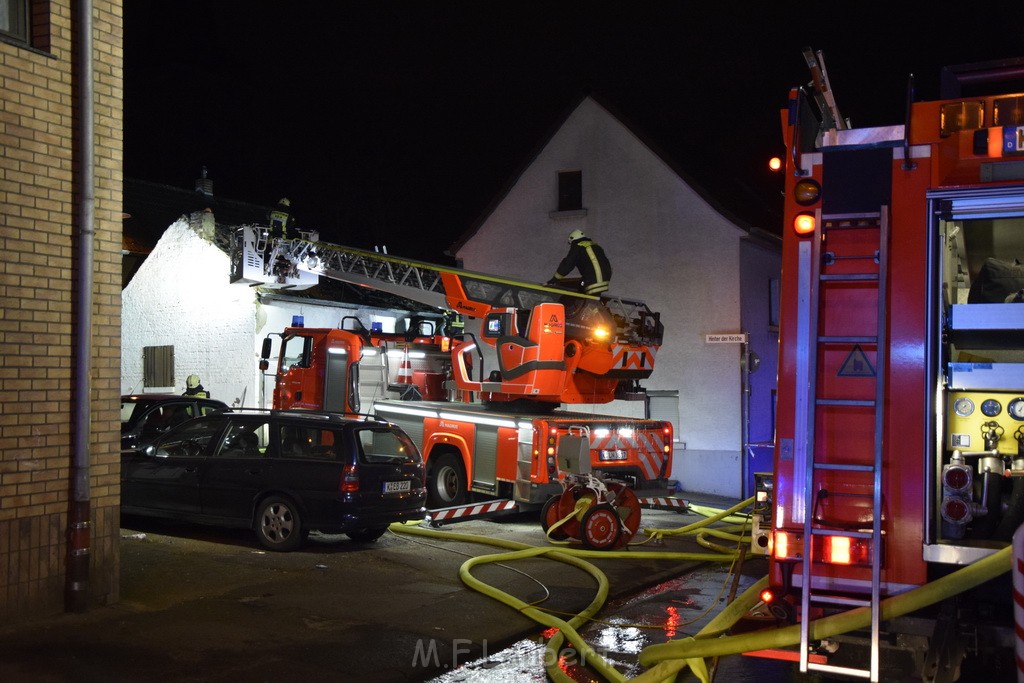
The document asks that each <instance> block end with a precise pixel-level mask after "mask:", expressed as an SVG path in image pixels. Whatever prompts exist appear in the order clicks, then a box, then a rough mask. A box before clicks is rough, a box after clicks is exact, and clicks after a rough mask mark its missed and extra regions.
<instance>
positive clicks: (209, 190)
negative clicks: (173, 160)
mask: <svg viewBox="0 0 1024 683" xmlns="http://www.w3.org/2000/svg"><path fill="white" fill-rule="evenodd" d="M196 192H202V193H203V194H205V195H206V196H207V197H212V196H213V181H212V180H210V179H209V178H207V177H206V167H205V166H203V177H202V178H198V179H197V180H196Z"/></svg>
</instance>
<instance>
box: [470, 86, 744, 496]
mask: <svg viewBox="0 0 1024 683" xmlns="http://www.w3.org/2000/svg"><path fill="white" fill-rule="evenodd" d="M574 170H580V171H582V177H583V206H584V208H585V209H586V215H585V216H582V217H577V216H573V217H566V216H563V215H560V214H558V213H554V214H552V212H554V211H555V209H556V208H557V206H558V200H557V186H558V173H559V172H560V171H574ZM576 228H579V229H582V230H583V231H584V232H586V233H587V234H588V235H589V236H590V237H593V238H594V239H595V240H597V241H598V242H599V243H600V244H601V245H602V246H603V247H604V249H605V251H606V252H607V253H608V256H609V258H610V259H611V261H612V267H613V271H614V272H613V277H612V281H611V288H610V292H609V293H610V294H613V295H617V296H621V297H624V298H635V299H640V300H642V301H645V302H647V304H648V305H649V306H650V307H651V309H652V310H654V311H658V312H660V313H661V316H662V322H663V323H664V325H665V344H664V345H663V346H662V348H661V349H660V351H659V353H658V356H657V359H656V365H655V370H654V373H653V375H652V376H651V378H650V379H648V380H645V381H644V382H643V384H644V386H646V387H647V388H648V389H677V390H678V391H679V395H680V400H679V405H680V411H679V412H680V414H679V429H678V432H677V435H676V436H677V438H678V439H679V441H681V442H685V443H686V450H681V451H678V452H677V454H676V458H675V467H674V472H673V478H676V479H680V480H681V481H683V486H684V488H687V489H688V490H697V489H692V488H690V487H689V486H688V485H687V483H686V480H687V479H691V480H692V479H694V478H695V477H698V475H700V476H701V477H705V478H706V477H707V476H712V477H714V478H715V480H716V482H717V483H715V485H714V486H711V485H705V486H704V489H711V488H714V489H716V490H715V492H717V493H722V492H724V493H726V494H730V493H733V492H738V491H739V487H740V471H739V453H740V450H741V445H742V444H741V441H742V430H741V428H740V425H741V421H742V405H741V389H740V379H741V378H740V353H739V350H738V348H737V347H736V346H735V345H731V344H706V343H705V335H707V334H709V333H725V332H739V331H741V330H740V279H739V258H740V256H739V254H740V250H739V243H740V239H741V238H742V237H743V236H744V235H745V234H746V233H745V232H744V231H743V230H741V229H740V228H739V227H737V226H736V225H735V224H733V223H732V222H730V221H729V220H727V219H726V218H725V217H723V216H722V215H721V214H720V213H718V212H717V211H716V210H715V209H714V208H712V207H711V206H710V205H709V204H708V203H707V202H705V201H704V199H703V198H702V197H700V195H698V194H697V193H696V192H695V191H694V190H693V189H692V188H690V187H689V186H688V185H687V184H686V183H685V182H684V181H683V179H682V178H680V177H679V176H678V175H677V174H676V173H674V172H673V171H672V169H671V168H669V167H668V165H667V164H665V162H664V161H662V159H661V158H659V157H658V156H657V155H656V154H654V153H653V152H652V151H651V150H650V149H649V148H647V147H646V146H645V145H644V144H643V143H642V142H641V141H640V140H639V139H638V138H637V137H636V136H635V135H633V134H632V133H631V132H630V131H629V130H628V129H627V128H626V127H624V126H623V125H622V124H621V123H619V122H618V121H617V120H616V119H615V118H614V117H612V116H611V115H610V114H609V113H608V112H607V111H606V110H605V109H604V108H602V107H601V106H600V105H598V104H597V103H596V102H595V101H593V100H591V99H589V98H588V99H585V100H584V101H583V102H582V103H581V104H580V106H579V107H578V108H577V109H576V110H575V111H574V112H573V113H572V114H571V115H570V116H569V118H568V120H567V121H566V123H565V124H564V125H563V126H562V128H561V129H560V130H559V131H558V132H557V133H556V134H555V135H554V137H553V138H552V139H551V141H550V142H549V143H548V145H547V146H546V147H545V148H544V149H543V150H542V151H541V153H540V154H539V155H538V156H537V158H536V159H535V160H534V162H533V163H532V164H531V165H530V166H529V167H528V168H527V169H526V171H525V172H524V173H523V174H522V175H521V176H520V177H519V179H518V180H517V181H516V182H515V184H514V185H513V187H512V188H511V190H510V191H509V193H508V195H507V196H506V197H505V198H504V199H503V201H502V202H501V203H500V204H499V205H498V207H497V208H496V209H495V211H494V212H493V213H492V214H491V216H489V217H488V218H487V220H486V221H485V222H484V223H483V225H481V226H480V228H479V230H478V231H477V232H476V233H475V235H474V236H473V237H472V238H471V239H470V240H469V241H468V242H467V243H466V244H465V245H464V246H463V247H462V248H461V249H460V250H459V252H458V256H459V258H461V259H462V261H463V263H464V265H465V267H466V268H467V269H470V270H477V271H482V272H487V273H494V274H497V275H505V276H508V277H513V278H519V279H523V280H529V281H535V282H544V281H546V280H547V279H548V278H549V277H551V275H552V274H553V273H554V270H555V267H556V266H557V265H558V262H559V260H560V259H561V258H562V256H564V254H565V252H566V250H567V248H568V244H567V242H566V236H567V235H568V233H569V232H570V231H571V230H573V229H576ZM701 452H706V453H708V454H709V455H707V458H709V459H711V460H712V461H713V462H712V463H711V465H710V472H711V473H712V474H710V475H709V469H708V468H709V463H708V462H705V461H704V460H705V459H706V458H705V457H704V456H701V455H700V453H701ZM723 454H725V455H723ZM734 456H735V457H734ZM691 465H692V466H691ZM698 478H699V477H698ZM709 492H711V491H710V490H709Z"/></svg>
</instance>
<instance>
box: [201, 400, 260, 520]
mask: <svg viewBox="0 0 1024 683" xmlns="http://www.w3.org/2000/svg"><path fill="white" fill-rule="evenodd" d="M269 435H270V420H269V419H268V418H267V417H265V416H262V415H257V416H235V417H232V418H231V419H230V420H229V425H228V428H227V429H226V430H225V432H224V438H223V439H222V440H221V443H220V444H218V445H217V447H216V448H215V449H214V450H213V451H212V454H211V456H210V458H209V459H208V461H207V462H205V463H204V467H203V476H202V481H201V483H200V496H201V498H202V507H203V514H204V515H205V516H207V517H210V518H214V519H216V520H219V521H221V522H229V523H236V524H241V523H244V524H247V523H248V521H249V520H250V519H251V518H252V514H253V501H254V500H255V498H256V495H257V494H258V493H259V492H260V491H263V490H264V489H265V488H266V487H267V485H268V484H267V482H268V481H269V478H270V473H271V463H270V458H269V457H268V456H267V444H268V442H269Z"/></svg>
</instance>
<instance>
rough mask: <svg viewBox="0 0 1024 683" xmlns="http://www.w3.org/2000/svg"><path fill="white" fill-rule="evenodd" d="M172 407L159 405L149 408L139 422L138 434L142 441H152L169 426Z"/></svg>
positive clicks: (170, 424)
mask: <svg viewBox="0 0 1024 683" xmlns="http://www.w3.org/2000/svg"><path fill="white" fill-rule="evenodd" d="M171 414H172V406H169V405H166V406H164V405H160V406H154V407H152V408H150V409H149V410H148V411H147V412H146V413H145V414H144V415H143V416H142V418H141V419H140V420H139V426H138V434H139V436H140V438H141V440H142V441H152V440H153V439H155V438H156V437H157V436H159V435H161V434H163V433H164V432H166V431H167V430H168V429H169V428H170V427H171V426H172V423H171Z"/></svg>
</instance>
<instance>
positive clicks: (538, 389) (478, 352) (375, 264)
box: [232, 226, 664, 404]
mask: <svg viewBox="0 0 1024 683" xmlns="http://www.w3.org/2000/svg"><path fill="white" fill-rule="evenodd" d="M232 251H233V254H232V264H233V269H234V271H233V281H241V282H246V283H248V284H258V285H261V286H264V287H268V288H295V287H309V286H312V285H314V284H316V282H317V278H318V277H319V276H323V277H327V278H331V279H334V280H338V281H342V282H348V283H350V284H354V285H358V286H363V287H368V288H372V289H376V290H379V291H382V292H387V293H390V294H394V295H397V296H400V297H403V298H405V299H407V300H409V301H414V302H417V303H420V304H424V305H427V306H431V307H434V308H436V309H438V310H443V311H454V312H456V313H459V314H462V315H464V316H468V317H470V318H475V319H479V320H480V321H481V322H480V327H479V330H478V331H476V332H472V331H470V332H468V333H467V334H466V335H465V337H464V339H463V340H462V341H461V342H460V343H459V344H458V345H457V346H456V347H455V348H454V349H453V351H452V365H453V371H454V377H453V380H454V382H455V383H456V385H457V386H458V387H459V389H461V390H464V391H474V392H479V393H480V394H482V395H483V396H484V397H485V398H486V399H487V400H489V401H492V402H507V401H514V400H520V399H526V400H530V401H536V402H540V403H549V404H557V403H571V404H578V403H607V402H609V401H611V400H613V399H614V398H615V397H616V396H617V395H623V392H624V391H628V392H629V393H631V394H632V395H642V393H641V392H640V391H639V389H638V382H639V380H641V379H646V378H647V377H649V376H650V374H651V372H652V371H653V369H654V360H655V356H656V354H657V350H658V348H659V347H660V346H661V343H662V338H663V335H664V326H663V325H662V323H661V319H660V315H659V314H658V313H655V312H653V311H651V310H650V308H648V306H647V305H646V304H645V303H643V302H642V301H637V300H631V299H624V298H618V297H607V296H601V297H597V296H590V295H586V294H580V293H576V292H570V291H566V290H563V289H559V288H555V287H549V286H546V285H540V284H536V283H531V282H523V281H517V280H512V279H507V278H500V277H495V276H492V275H487V274H484V273H475V272H472V271H467V270H461V269H457V268H451V267H446V266H439V265H434V264H430V263H425V262H421V261H415V260H411V259H406V258H399V257H395V256H391V255H388V254H383V253H379V252H375V251H368V250H363V249H356V248H352V247H346V246H341V245H337V244H331V243H328V242H322V241H320V240H319V236H318V235H317V234H316V233H305V234H303V235H302V237H301V238H299V239H284V238H270V237H269V236H268V233H267V230H266V228H264V227H262V226H243V227H242V228H240V229H239V230H238V233H237V235H236V237H235V239H234V243H233V245H232ZM482 346H486V347H490V348H492V349H493V350H494V353H495V354H496V355H497V360H496V363H497V368H496V369H494V370H492V371H491V372H490V373H488V374H487V375H486V376H483V373H482V372H481V371H480V370H481V369H482V365H483V356H482V348H481V347H482ZM474 356H475V366H476V367H477V369H478V377H477V378H476V379H474V378H473V377H472V376H471V372H472V371H471V367H472V366H474Z"/></svg>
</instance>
